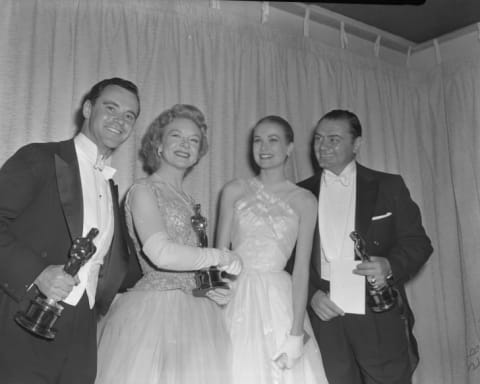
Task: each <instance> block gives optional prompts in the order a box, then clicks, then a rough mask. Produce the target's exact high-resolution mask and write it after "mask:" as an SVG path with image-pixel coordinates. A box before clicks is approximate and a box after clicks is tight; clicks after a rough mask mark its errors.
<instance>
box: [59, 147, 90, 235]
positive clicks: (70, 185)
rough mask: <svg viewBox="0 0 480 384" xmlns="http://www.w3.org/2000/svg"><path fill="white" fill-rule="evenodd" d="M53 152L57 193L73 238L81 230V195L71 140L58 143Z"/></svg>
mask: <svg viewBox="0 0 480 384" xmlns="http://www.w3.org/2000/svg"><path fill="white" fill-rule="evenodd" d="M59 146H60V149H59V153H58V154H55V171H56V177H57V185H58V193H59V195H60V202H61V204H62V208H63V213H64V215H65V220H66V222H67V225H68V229H69V231H70V236H71V237H72V239H75V238H77V237H79V236H81V235H82V232H83V195H82V183H81V181H80V170H79V167H78V160H77V156H76V152H75V146H74V144H73V140H68V141H64V142H61V143H59Z"/></svg>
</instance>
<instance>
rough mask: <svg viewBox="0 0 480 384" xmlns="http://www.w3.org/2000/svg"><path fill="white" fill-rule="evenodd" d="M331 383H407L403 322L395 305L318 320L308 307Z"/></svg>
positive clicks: (406, 340) (409, 374)
mask: <svg viewBox="0 0 480 384" xmlns="http://www.w3.org/2000/svg"><path fill="white" fill-rule="evenodd" d="M308 312H309V315H310V320H311V323H312V327H313V330H314V333H315V337H316V339H317V342H318V344H319V347H320V352H321V353H322V359H323V364H324V366H325V372H326V375H327V378H328V381H329V382H330V383H332V384H410V383H411V374H412V369H411V366H410V359H409V355H408V339H407V336H406V332H405V323H404V320H403V319H402V317H401V316H400V315H401V313H400V309H399V308H398V306H397V307H395V308H393V309H392V310H390V311H388V312H384V313H380V314H377V313H373V312H371V311H370V310H368V309H367V314H366V315H353V314H346V315H345V316H338V317H336V318H334V319H331V320H329V321H322V320H321V319H320V318H319V317H318V316H317V315H316V314H315V313H314V312H313V310H312V309H311V308H308Z"/></svg>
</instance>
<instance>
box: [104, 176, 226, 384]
mask: <svg viewBox="0 0 480 384" xmlns="http://www.w3.org/2000/svg"><path fill="white" fill-rule="evenodd" d="M138 184H147V185H149V186H150V187H151V188H152V190H153V191H154V193H155V195H156V196H157V201H158V206H159V208H160V211H161V214H162V217H163V218H164V220H165V222H166V227H167V232H168V235H169V237H170V238H171V239H172V240H173V241H175V242H177V243H180V244H186V245H192V246H195V245H196V243H197V237H196V234H195V232H194V231H193V229H192V226H191V221H190V218H191V216H192V215H193V204H194V201H193V200H192V199H190V200H189V201H186V200H185V199H183V198H181V196H179V195H178V194H176V193H174V191H173V190H172V189H171V187H170V186H169V185H168V184H165V183H152V182H149V181H147V180H146V179H145V180H141V181H139V182H137V184H134V185H133V186H132V188H131V190H130V192H129V193H131V191H132V190H133V189H135V188H136V187H137V185H138ZM128 197H129V195H127V200H126V213H127V226H128V229H129V234H130V236H131V237H132V239H133V240H134V243H135V248H136V250H137V255H138V256H139V260H140V264H141V267H142V270H143V273H144V276H143V278H142V279H141V280H139V281H138V283H137V284H136V285H135V287H133V288H132V289H131V290H129V291H128V292H127V293H124V294H122V295H119V297H118V298H117V299H116V300H115V301H114V303H113V305H112V307H111V308H110V310H109V312H108V313H107V316H106V317H105V318H104V319H103V320H102V323H101V324H100V327H99V340H98V373H97V380H96V384H113V383H115V384H154V383H159V384H160V383H161V384H187V383H188V384H191V383H199V384H217V383H218V384H220V383H222V384H224V383H230V376H229V372H230V366H231V363H230V360H229V350H230V349H229V341H228V335H227V331H226V328H225V323H224V319H223V317H222V313H221V310H220V308H219V307H218V306H217V305H216V304H215V303H214V302H212V301H211V300H210V299H207V298H198V297H194V296H192V294H191V290H192V288H193V287H194V280H193V274H192V273H189V272H183V273H182V272H180V273H174V272H173V273H172V272H165V271H161V270H159V269H157V268H155V267H154V266H153V265H152V264H151V263H149V262H148V260H147V259H146V258H145V256H144V255H143V253H141V250H140V249H141V247H140V245H139V243H138V240H137V238H136V237H135V232H134V230H133V225H132V218H131V213H130V207H129V198H128Z"/></svg>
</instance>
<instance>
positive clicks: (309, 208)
mask: <svg viewBox="0 0 480 384" xmlns="http://www.w3.org/2000/svg"><path fill="white" fill-rule="evenodd" d="M291 204H292V207H293V209H294V210H295V211H296V212H297V213H298V214H299V216H300V224H299V229H298V238H297V246H296V251H295V265H294V268H293V274H292V296H293V297H292V299H293V324H292V328H291V330H290V334H291V335H294V336H300V335H303V332H304V328H303V324H304V320H305V311H306V306H307V294H308V274H309V270H310V256H311V253H312V244H313V234H314V230H315V223H316V219H317V201H316V199H315V197H314V196H313V195H312V194H311V193H310V192H307V191H305V192H303V191H302V193H301V194H297V195H296V196H295V198H294V199H293V200H292V202H291Z"/></svg>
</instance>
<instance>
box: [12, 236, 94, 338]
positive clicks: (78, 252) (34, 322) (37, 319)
mask: <svg viewBox="0 0 480 384" xmlns="http://www.w3.org/2000/svg"><path fill="white" fill-rule="evenodd" d="M97 234H98V229H97V228H92V229H90V231H89V232H88V234H87V236H86V237H78V238H76V239H75V240H74V241H73V244H72V247H71V249H70V258H69V259H68V261H67V263H66V264H65V265H64V267H63V270H64V271H65V272H66V273H68V274H69V275H70V276H75V275H76V274H77V273H78V271H79V270H80V267H82V265H84V264H85V263H86V262H87V261H88V259H90V257H92V255H93V254H94V253H95V251H96V247H95V245H94V244H93V239H94V238H95V236H97ZM62 311H63V307H62V306H61V305H60V304H58V303H57V302H56V301H55V300H52V299H49V298H48V297H45V295H43V294H42V293H39V294H38V295H37V296H36V297H35V298H34V299H33V300H31V301H30V305H29V307H28V309H27V310H26V311H25V312H22V311H19V312H17V314H16V315H15V321H16V322H17V324H18V325H20V326H21V327H23V328H24V329H26V330H27V331H29V332H31V333H33V334H34V335H36V336H39V337H41V338H44V339H47V340H53V339H54V338H55V334H56V331H57V330H56V329H55V328H53V326H54V324H55V322H56V321H57V319H58V318H59V317H60V315H61V314H62Z"/></svg>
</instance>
